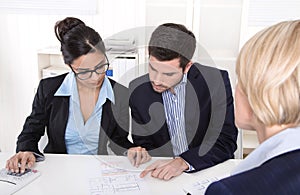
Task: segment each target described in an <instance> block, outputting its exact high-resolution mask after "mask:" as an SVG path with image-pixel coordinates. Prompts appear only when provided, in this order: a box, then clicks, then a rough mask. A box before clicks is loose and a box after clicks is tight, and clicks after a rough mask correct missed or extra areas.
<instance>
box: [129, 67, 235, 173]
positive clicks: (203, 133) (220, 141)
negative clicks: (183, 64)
mask: <svg viewBox="0 0 300 195" xmlns="http://www.w3.org/2000/svg"><path fill="white" fill-rule="evenodd" d="M187 78H188V82H187V86H186V99H185V128H186V136H187V141H188V147H189V150H188V151H186V152H184V153H182V154H181V155H180V156H181V157H182V158H183V159H184V160H186V161H187V162H188V163H190V164H191V165H192V166H193V167H194V168H195V169H196V171H197V170H201V169H204V168H207V167H210V166H213V165H215V164H217V163H220V162H223V161H225V160H227V159H229V158H233V157H234V154H233V153H234V151H235V150H236V148H237V145H236V138H237V128H236V126H235V124H234V110H233V98H232V92H231V86H230V81H229V78H228V74H227V72H226V71H221V70H218V69H216V68H212V67H207V66H203V65H200V64H197V63H195V64H193V66H192V67H191V68H190V70H189V72H188V75H187ZM129 90H130V99H129V105H130V108H131V115H132V119H133V120H132V138H133V142H134V144H135V145H140V146H143V147H145V148H146V149H147V150H148V151H149V153H150V154H151V155H152V156H173V150H172V144H171V142H170V135H169V131H168V126H167V123H166V119H165V118H166V117H165V111H164V107H163V100H162V95H161V93H157V92H155V91H154V90H153V89H152V86H151V83H150V82H149V75H148V74H147V75H144V76H142V77H139V78H137V79H135V80H134V81H132V82H131V83H130V86H129Z"/></svg>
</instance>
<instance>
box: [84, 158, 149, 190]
mask: <svg viewBox="0 0 300 195" xmlns="http://www.w3.org/2000/svg"><path fill="white" fill-rule="evenodd" d="M121 163H122V162H109V163H104V162H103V163H102V164H101V176H99V177H93V178H90V179H89V187H90V189H89V191H90V194H91V195H102V194H105V195H107V194H122V195H127V194H128V195H129V194H130V195H133V194H142V193H143V192H145V191H147V185H146V183H145V181H144V179H142V178H140V177H139V174H140V171H133V170H126V169H124V168H120V166H119V165H120V164H121Z"/></svg>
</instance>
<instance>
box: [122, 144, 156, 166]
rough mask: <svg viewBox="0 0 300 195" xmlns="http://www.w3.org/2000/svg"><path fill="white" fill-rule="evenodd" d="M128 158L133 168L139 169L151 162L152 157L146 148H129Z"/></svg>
mask: <svg viewBox="0 0 300 195" xmlns="http://www.w3.org/2000/svg"><path fill="white" fill-rule="evenodd" d="M127 157H128V159H129V161H130V163H131V164H132V166H135V167H138V166H139V165H140V164H143V163H145V162H148V161H149V160H151V156H150V155H149V153H148V152H147V150H146V149H145V148H142V147H140V146H138V147H133V148H129V149H128V151H127Z"/></svg>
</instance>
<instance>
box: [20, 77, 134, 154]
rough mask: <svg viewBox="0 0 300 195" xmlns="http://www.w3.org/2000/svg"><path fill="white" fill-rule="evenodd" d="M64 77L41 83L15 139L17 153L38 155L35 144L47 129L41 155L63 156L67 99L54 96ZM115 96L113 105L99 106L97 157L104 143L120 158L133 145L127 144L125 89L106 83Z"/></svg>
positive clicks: (103, 152) (126, 94) (112, 83)
mask: <svg viewBox="0 0 300 195" xmlns="http://www.w3.org/2000/svg"><path fill="white" fill-rule="evenodd" d="M66 75H67V74H64V75H61V76H57V77H53V78H48V79H43V80H41V81H40V84H39V87H38V90H37V93H36V95H35V98H34V101H33V105H32V112H31V114H30V116H28V117H27V119H26V121H25V124H24V126H23V130H22V132H21V134H20V135H19V137H18V141H17V152H18V151H33V152H35V153H38V154H41V152H40V151H39V149H38V142H39V140H40V138H41V136H43V135H44V133H45V127H46V129H47V135H48V144H47V146H46V147H45V149H44V152H45V153H59V154H65V153H67V150H66V143H65V131H66V126H67V121H68V116H69V96H54V94H55V92H56V91H57V89H58V88H59V87H60V85H61V83H62V82H63V80H64V78H65V76H66ZM109 81H110V83H111V85H112V87H113V90H114V95H115V104H112V103H111V102H110V101H109V100H108V99H107V100H106V102H105V103H104V105H103V109H102V118H101V129H100V136H99V146H98V154H107V143H108V141H110V143H109V145H110V147H111V149H112V150H113V151H114V152H115V153H116V154H122V153H123V152H124V151H125V150H126V149H127V148H129V147H132V146H133V144H132V143H131V142H129V141H128V139H127V136H128V126H129V125H128V121H129V110H128V89H127V88H125V87H124V86H122V85H120V84H118V83H116V82H115V81H113V80H109Z"/></svg>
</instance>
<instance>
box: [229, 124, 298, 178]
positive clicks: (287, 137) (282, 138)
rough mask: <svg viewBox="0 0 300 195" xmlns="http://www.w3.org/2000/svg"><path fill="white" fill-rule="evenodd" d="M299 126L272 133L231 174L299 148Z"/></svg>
mask: <svg viewBox="0 0 300 195" xmlns="http://www.w3.org/2000/svg"><path fill="white" fill-rule="evenodd" d="M299 137H300V126H299V127H295V128H288V129H286V130H284V131H282V132H279V133H277V134H276V135H273V136H272V137H270V138H269V139H267V140H265V141H264V142H263V143H262V144H260V145H259V146H258V147H257V148H256V149H255V150H254V151H252V152H251V153H250V154H249V155H248V156H247V157H246V158H245V160H244V161H242V162H241V163H240V164H239V165H238V166H237V167H236V168H235V169H234V170H233V171H232V173H231V174H233V175H234V174H237V173H241V172H244V171H247V170H250V169H253V168H255V167H258V166H260V165H261V164H263V163H264V162H266V161H268V160H270V159H271V158H274V157H276V156H279V155H281V154H284V153H287V152H290V151H293V150H297V149H300V142H299Z"/></svg>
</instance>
